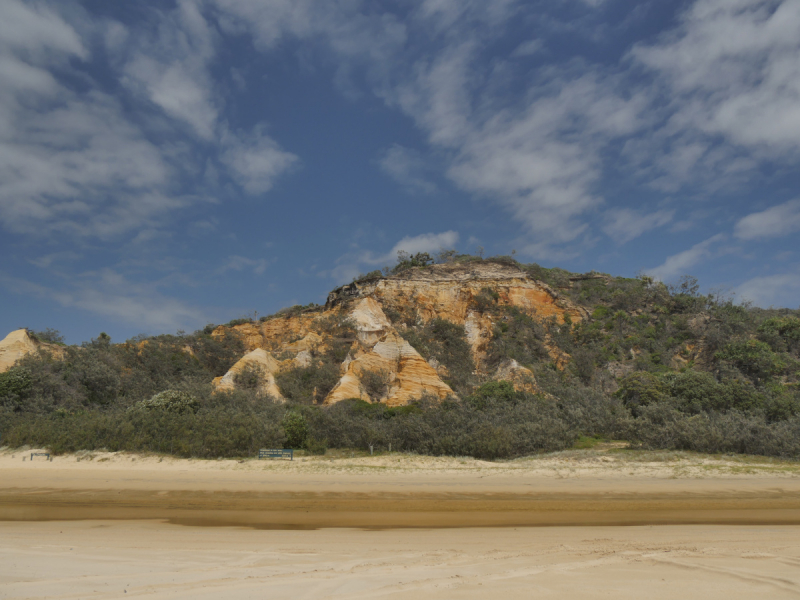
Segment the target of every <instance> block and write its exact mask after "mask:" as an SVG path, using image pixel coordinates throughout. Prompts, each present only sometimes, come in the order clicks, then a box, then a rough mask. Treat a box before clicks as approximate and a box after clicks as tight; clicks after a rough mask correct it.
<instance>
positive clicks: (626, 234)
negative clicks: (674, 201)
mask: <svg viewBox="0 0 800 600" xmlns="http://www.w3.org/2000/svg"><path fill="white" fill-rule="evenodd" d="M674 215H675V211H672V210H658V211H655V212H652V213H643V212H642V211H637V210H631V209H629V208H621V209H611V210H609V211H607V212H606V217H605V218H606V223H605V225H603V231H604V232H605V233H606V235H608V236H609V237H610V238H613V239H614V241H616V242H617V243H618V244H625V243H626V242H630V241H631V240H633V239H635V238H637V237H639V236H640V235H642V234H643V233H644V232H646V231H650V230H651V229H655V228H657V227H662V226H664V225H666V224H667V223H669V222H670V221H672V217H673V216H674Z"/></svg>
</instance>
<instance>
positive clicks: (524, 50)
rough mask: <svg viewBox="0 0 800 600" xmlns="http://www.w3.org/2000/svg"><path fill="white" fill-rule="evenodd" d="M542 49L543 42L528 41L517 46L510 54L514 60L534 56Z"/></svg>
mask: <svg viewBox="0 0 800 600" xmlns="http://www.w3.org/2000/svg"><path fill="white" fill-rule="evenodd" d="M543 47H544V42H542V40H528V41H527V42H523V43H522V44H520V45H519V46H517V47H516V48H515V49H514V51H513V52H512V53H511V56H513V57H515V58H519V57H523V56H533V55H534V54H536V53H537V52H539V51H540V50H541V49H542V48H543Z"/></svg>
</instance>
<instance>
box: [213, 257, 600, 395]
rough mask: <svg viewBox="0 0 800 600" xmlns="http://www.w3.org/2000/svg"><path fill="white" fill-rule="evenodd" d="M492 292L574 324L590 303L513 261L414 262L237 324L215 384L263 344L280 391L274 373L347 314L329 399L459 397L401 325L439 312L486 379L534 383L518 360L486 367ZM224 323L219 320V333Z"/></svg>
mask: <svg viewBox="0 0 800 600" xmlns="http://www.w3.org/2000/svg"><path fill="white" fill-rule="evenodd" d="M487 298H489V300H490V301H491V303H492V304H493V305H496V306H500V307H515V308H517V309H519V310H520V311H522V312H524V313H525V314H527V315H529V316H531V317H532V318H534V319H537V320H544V319H554V320H555V321H556V322H557V323H564V322H565V320H569V321H571V322H572V323H576V322H580V321H581V320H583V319H585V318H587V317H588V315H587V314H586V311H585V309H583V308H582V307H579V306H576V305H574V304H572V303H571V302H570V301H569V300H567V299H566V298H561V297H560V296H559V294H558V293H557V292H555V291H554V290H553V289H552V288H550V287H549V286H547V285H546V284H544V283H542V282H540V281H536V280H534V279H532V278H531V277H530V276H529V275H528V274H527V273H526V272H525V271H523V270H521V269H519V268H518V267H515V266H512V265H505V264H497V263H490V262H481V263H469V264H466V265H465V264H444V265H432V266H429V267H426V268H422V269H419V268H415V269H409V270H407V271H404V272H402V273H400V274H398V275H394V276H391V277H383V278H376V279H373V280H368V281H363V282H355V283H352V284H349V285H346V286H342V287H340V288H337V289H336V290H334V291H332V292H331V293H330V294H329V296H328V301H327V303H326V305H325V307H324V308H319V309H317V310H311V311H307V312H303V313H301V314H295V315H291V314H287V315H285V316H277V317H275V318H271V319H268V320H265V321H262V322H259V323H245V324H242V325H236V326H235V327H233V329H234V330H235V331H236V332H237V333H239V334H240V335H241V336H242V339H243V340H244V342H245V345H246V347H247V349H248V351H250V354H248V355H247V357H245V358H243V359H242V361H244V362H242V361H240V362H239V363H237V365H235V366H234V367H233V368H232V369H231V371H230V372H229V373H228V374H226V375H225V376H224V377H222V378H218V380H215V385H216V386H217V388H218V389H220V390H222V389H230V388H231V387H232V386H233V385H234V379H235V375H236V373H239V372H241V371H242V369H243V368H244V366H245V365H246V364H247V362H248V361H249V362H252V361H253V360H256V357H255V356H254V355H253V351H256V350H261V351H263V352H265V353H269V354H268V356H269V358H266V357H264V356H262V355H259V358H258V359H257V360H258V361H260V363H263V366H264V369H265V371H266V372H267V373H268V375H269V377H268V379H269V381H268V383H266V384H265V386H267V387H269V389H270V390H271V391H270V393H271V394H272V395H274V396H275V397H280V393H279V392H276V387H274V386H275V383H274V382H275V379H274V376H275V375H277V374H279V373H280V372H282V371H286V370H288V369H292V368H295V367H298V366H307V365H308V364H310V362H311V361H312V360H313V357H314V356H317V355H319V354H320V353H322V352H324V351H325V349H326V347H327V346H328V345H329V342H330V340H328V339H326V335H325V332H324V331H323V329H324V328H322V327H321V326H320V324H321V323H324V322H325V320H326V319H330V318H347V319H349V321H350V322H351V323H352V324H353V326H354V327H355V330H356V332H357V335H356V339H354V340H353V341H352V344H351V346H350V348H349V352H348V353H347V357H346V358H345V359H344V361H343V362H342V363H341V365H340V366H339V369H340V379H339V381H338V383H337V384H336V385H335V386H334V387H333V389H331V390H330V392H329V393H328V394H327V395H326V396H325V398H324V400H323V402H324V404H333V403H336V402H339V401H341V400H344V399H347V398H361V399H363V400H366V401H369V402H384V403H386V404H389V405H392V406H396V405H403V404H407V403H408V402H409V401H411V400H413V399H416V398H419V397H420V396H422V395H423V394H425V395H429V396H433V397H438V398H445V397H447V396H449V395H453V390H452V389H451V387H450V386H449V385H448V384H447V383H446V382H445V381H444V380H443V379H442V378H443V377H445V376H446V369H443V368H442V367H441V366H440V365H438V364H437V363H436V362H435V361H433V360H432V361H431V362H430V363H429V362H427V361H426V360H425V359H424V358H423V357H422V356H421V355H420V353H419V352H418V351H417V350H416V349H415V348H414V347H412V345H411V344H410V343H409V342H408V341H407V340H406V339H405V338H404V332H407V331H410V330H412V329H414V328H416V327H420V326H424V325H425V323H427V322H428V321H430V320H432V319H436V318H438V319H444V320H446V321H449V322H451V323H455V324H456V325H460V326H463V327H464V331H465V332H466V337H467V341H468V343H469V345H470V348H471V352H472V358H473V360H474V364H475V366H476V369H477V373H478V374H479V375H482V376H483V378H485V379H492V378H504V379H508V380H510V381H512V382H513V383H514V384H515V386H516V387H518V388H519V389H526V390H535V389H536V388H535V380H534V378H533V373H532V372H531V371H529V370H528V369H525V368H524V367H521V366H519V365H518V364H516V363H508V364H506V365H503V366H502V368H501V369H500V370H495V371H496V372H491V373H490V372H488V371H487V370H486V367H485V365H484V358H485V354H486V349H487V346H488V344H489V342H490V341H491V339H492V335H493V329H494V327H495V325H496V323H495V322H494V318H493V317H492V315H491V312H490V311H485V310H482V308H481V306H482V304H481V303H482V302H486V301H487ZM225 331H226V329H225V328H224V327H219V328H217V329H216V330H215V332H214V335H223V334H224V333H225ZM548 351H549V352H550V354H551V357H552V360H553V362H554V363H555V364H556V365H557V366H559V367H560V368H563V367H564V366H565V365H566V364H567V363H568V361H569V356H568V355H566V354H564V353H563V352H562V351H560V350H559V349H558V348H556V347H555V346H554V345H550V344H548ZM275 357H278V358H279V359H280V360H277V359H276V358H275ZM245 359H247V360H245ZM265 361H266V362H265ZM267 363H268V364H267ZM265 391H266V388H265Z"/></svg>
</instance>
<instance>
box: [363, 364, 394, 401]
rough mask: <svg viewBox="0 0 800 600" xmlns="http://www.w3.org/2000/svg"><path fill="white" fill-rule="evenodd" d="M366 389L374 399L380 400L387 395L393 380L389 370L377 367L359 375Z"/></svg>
mask: <svg viewBox="0 0 800 600" xmlns="http://www.w3.org/2000/svg"><path fill="white" fill-rule="evenodd" d="M359 379H360V380H361V385H362V386H363V388H364V391H365V392H366V393H367V395H368V396H369V397H370V398H371V399H372V400H376V401H377V400H380V399H381V398H383V397H384V396H385V395H386V392H387V391H388V390H389V384H390V383H391V380H390V378H389V372H388V371H386V370H385V369H377V370H374V371H364V372H362V373H361V376H360V377H359Z"/></svg>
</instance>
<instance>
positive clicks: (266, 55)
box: [0, 0, 800, 343]
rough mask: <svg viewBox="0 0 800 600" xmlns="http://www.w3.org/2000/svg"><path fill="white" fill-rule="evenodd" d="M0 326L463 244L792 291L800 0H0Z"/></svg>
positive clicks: (112, 314) (235, 293)
mask: <svg viewBox="0 0 800 600" xmlns="http://www.w3.org/2000/svg"><path fill="white" fill-rule="evenodd" d="M0 14H2V15H3V18H2V19H0V257H1V260H0V299H2V304H1V305H0V307H1V310H0V337H2V335H4V334H5V332H8V331H11V330H14V329H17V328H20V327H29V328H31V329H33V330H43V329H44V328H47V327H50V328H54V329H58V330H60V331H61V332H62V333H63V334H64V335H65V336H66V339H67V342H69V343H80V342H81V341H84V340H89V339H91V338H93V337H96V336H97V335H98V334H99V333H100V332H101V331H103V332H107V333H108V334H110V335H111V336H112V339H113V340H114V341H118V342H119V341H124V340H125V339H127V338H130V337H133V336H135V335H137V334H140V333H146V334H158V333H174V332H176V331H178V330H186V331H193V330H195V329H199V328H202V327H203V326H204V325H206V324H207V323H224V322H227V321H229V320H231V319H234V318H238V317H242V316H259V315H266V314H270V313H273V312H275V311H277V310H279V309H280V308H282V307H285V306H289V305H293V304H307V303H310V302H317V303H324V301H325V298H326V295H327V292H328V291H329V290H330V289H332V288H334V287H335V286H337V285H340V284H342V283H346V282H349V281H350V280H352V278H353V276H354V275H357V274H358V273H366V272H368V271H371V270H374V269H379V268H381V267H384V266H387V265H393V264H394V262H395V259H396V254H397V251H398V250H406V251H409V252H425V251H426V252H430V253H435V252H437V251H439V250H440V249H441V248H456V249H458V250H459V251H460V252H464V253H475V252H476V251H477V250H478V248H483V251H484V253H485V255H487V256H488V255H497V254H503V255H510V254H512V252H513V253H514V256H515V257H516V258H517V259H518V260H520V261H523V262H537V263H539V264H541V265H542V266H545V267H556V266H557V267H561V268H565V269H568V270H570V271H576V272H586V271H590V270H595V271H601V272H607V273H611V274H614V275H621V276H627V277H632V276H635V275H636V274H637V273H642V272H644V273H647V274H650V275H652V276H654V277H656V278H658V279H660V280H662V281H665V282H673V281H676V280H677V279H678V278H679V277H681V276H682V275H685V274H689V275H693V276H695V277H697V278H698V279H699V280H700V283H701V286H702V289H703V290H704V291H711V290H717V291H725V293H730V294H735V297H736V298H738V299H740V300H742V301H750V302H752V303H754V304H755V305H757V306H763V307H769V306H785V307H790V308H796V307H798V305H800V254H799V251H800V244H798V241H797V240H798V233H800V169H799V168H798V167H800V33H798V32H800V0H694V1H672V0H635V1H634V0H542V1H538V0H528V1H519V0H491V1H488V0H487V1H483V2H481V1H477V0H419V1H410V0H385V1H381V0H371V1H367V0H363V1H362V0H178V1H168V0H162V1H159V2H147V1H144V0H137V1H133V0H120V1H118V2H107V1H106V0H84V1H83V2H75V1H72V0H57V1H55V0H54V1H46V0H25V1H24V2H23V1H21V0H0Z"/></svg>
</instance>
